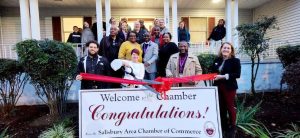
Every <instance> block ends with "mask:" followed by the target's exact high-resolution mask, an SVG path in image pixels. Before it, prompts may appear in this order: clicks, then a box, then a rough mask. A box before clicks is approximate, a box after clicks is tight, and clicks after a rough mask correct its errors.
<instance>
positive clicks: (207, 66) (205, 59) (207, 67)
mask: <svg viewBox="0 0 300 138" xmlns="http://www.w3.org/2000/svg"><path fill="white" fill-rule="evenodd" d="M217 57H218V56H217V55H215V54H200V55H198V60H199V62H200V65H201V68H202V73H203V74H207V73H211V66H212V64H213V63H214V60H215V59H216V58H217Z"/></svg>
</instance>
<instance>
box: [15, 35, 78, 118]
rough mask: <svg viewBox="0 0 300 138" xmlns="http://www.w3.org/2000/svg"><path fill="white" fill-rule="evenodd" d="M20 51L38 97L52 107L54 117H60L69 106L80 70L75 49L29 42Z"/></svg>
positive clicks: (18, 51) (62, 45) (65, 44)
mask: <svg viewBox="0 0 300 138" xmlns="http://www.w3.org/2000/svg"><path fill="white" fill-rule="evenodd" d="M16 47H17V53H18V57H19V60H20V62H21V63H23V64H24V68H25V71H26V72H27V73H28V75H29V76H30V78H31V80H30V81H31V84H32V85H33V86H34V88H35V90H36V93H37V95H38V96H39V97H40V98H41V99H42V100H43V101H44V102H45V103H46V104H47V106H48V107H49V109H50V115H51V116H54V117H58V116H59V115H61V114H62V113H63V112H65V106H66V104H65V102H66V100H67V96H68V92H69V90H70V87H71V85H72V83H73V78H74V75H75V72H76V68H77V58H76V54H75V51H74V49H73V48H72V46H71V45H70V44H67V43H62V42H58V41H53V40H41V41H37V40H25V41H22V42H19V43H17V46H16ZM44 96H45V97H46V98H47V100H46V101H45V100H44V99H43V97H44Z"/></svg>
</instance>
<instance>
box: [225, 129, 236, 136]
mask: <svg viewBox="0 0 300 138" xmlns="http://www.w3.org/2000/svg"><path fill="white" fill-rule="evenodd" d="M235 133H236V126H230V127H229V129H228V132H227V137H228V138H235Z"/></svg>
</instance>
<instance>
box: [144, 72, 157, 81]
mask: <svg viewBox="0 0 300 138" xmlns="http://www.w3.org/2000/svg"><path fill="white" fill-rule="evenodd" d="M155 78H156V72H154V73H148V72H147V71H145V76H144V79H146V80H154V79H155Z"/></svg>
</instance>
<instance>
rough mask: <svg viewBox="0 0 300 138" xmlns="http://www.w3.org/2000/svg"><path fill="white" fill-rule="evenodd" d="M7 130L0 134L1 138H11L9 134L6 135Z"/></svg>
mask: <svg viewBox="0 0 300 138" xmlns="http://www.w3.org/2000/svg"><path fill="white" fill-rule="evenodd" d="M7 129H8V127H7V128H5V129H4V130H3V131H2V132H1V133H0V138H10V137H9V135H8V134H6V132H7Z"/></svg>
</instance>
